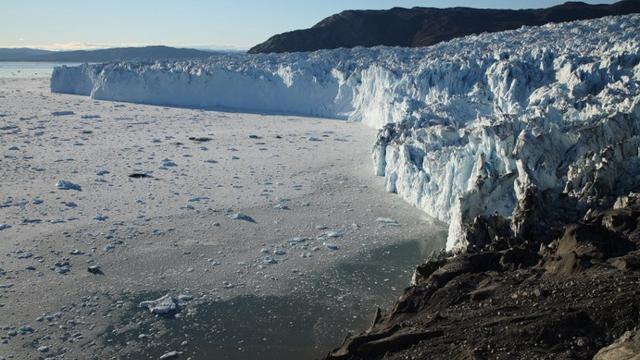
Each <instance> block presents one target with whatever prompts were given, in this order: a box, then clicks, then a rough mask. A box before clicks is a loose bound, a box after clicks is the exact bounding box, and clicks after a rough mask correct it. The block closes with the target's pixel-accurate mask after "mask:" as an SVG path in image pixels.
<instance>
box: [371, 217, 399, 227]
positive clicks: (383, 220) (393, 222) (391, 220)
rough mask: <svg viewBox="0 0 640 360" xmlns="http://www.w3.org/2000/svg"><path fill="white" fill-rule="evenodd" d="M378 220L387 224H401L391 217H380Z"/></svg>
mask: <svg viewBox="0 0 640 360" xmlns="http://www.w3.org/2000/svg"><path fill="white" fill-rule="evenodd" d="M376 221H377V222H379V223H381V224H384V225H387V226H400V224H399V223H398V221H397V220H394V219H391V218H384V217H379V218H377V219H376Z"/></svg>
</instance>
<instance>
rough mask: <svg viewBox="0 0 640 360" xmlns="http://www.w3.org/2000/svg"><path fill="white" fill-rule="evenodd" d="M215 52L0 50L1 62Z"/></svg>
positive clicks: (162, 48) (172, 56) (206, 54)
mask: <svg viewBox="0 0 640 360" xmlns="http://www.w3.org/2000/svg"><path fill="white" fill-rule="evenodd" d="M216 53H220V52H216V51H206V50H196V49H181V48H173V47H168V46H145V47H124V48H112V49H99V50H74V51H48V50H39V49H27V48H21V49H0V61H50V62H109V61H117V60H159V59H172V60H181V59H198V58H207V57H210V56H212V55H214V54H216Z"/></svg>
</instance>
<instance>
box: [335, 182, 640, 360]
mask: <svg viewBox="0 0 640 360" xmlns="http://www.w3.org/2000/svg"><path fill="white" fill-rule="evenodd" d="M536 198H537V197H536V196H532V197H531V198H530V199H536ZM535 204H539V202H534V201H532V202H531V203H529V204H519V209H520V212H519V214H520V216H519V217H518V216H516V217H514V220H513V221H512V224H511V225H512V226H513V224H516V223H518V222H520V223H521V224H522V223H523V222H525V223H526V221H523V219H526V218H528V219H529V220H531V219H532V217H533V218H535V216H534V215H533V214H539V213H540V209H536V205H535ZM534 209H535V210H536V211H534ZM565 213H566V212H565ZM547 218H548V216H547ZM537 223H538V224H545V223H544V222H543V221H542V219H541V218H538V222H537ZM553 223H554V224H549V223H546V225H545V226H546V227H543V226H540V227H538V228H537V229H535V228H534V227H532V230H531V231H529V232H525V233H526V235H525V236H522V235H520V236H519V237H517V238H516V237H515V236H513V235H509V232H508V231H502V230H501V228H502V227H504V226H505V225H507V226H508V225H509V224H506V223H505V221H504V219H502V220H501V219H480V218H478V219H476V222H475V223H474V224H473V225H471V226H469V228H468V234H467V236H468V238H469V239H474V240H475V241H473V242H472V243H474V244H476V245H475V246H470V247H469V248H468V249H467V251H466V252H465V253H463V254H459V255H457V256H447V255H445V254H442V255H440V256H437V257H434V258H432V259H429V260H428V261H427V262H426V263H425V264H423V265H421V266H420V267H418V269H417V270H416V272H415V274H414V279H413V284H412V286H411V287H409V288H407V289H406V290H405V292H404V294H403V295H402V297H401V298H400V299H399V300H398V301H397V302H396V304H395V305H394V306H393V308H392V309H391V311H389V312H388V313H386V314H384V315H382V314H381V313H380V312H379V313H378V314H376V316H375V319H374V321H373V324H372V325H371V327H370V329H368V330H367V331H365V332H363V333H361V334H359V335H352V336H348V337H347V338H346V339H345V341H344V343H343V344H342V345H341V346H340V347H339V348H337V349H335V350H334V351H333V352H331V353H330V354H329V355H328V356H327V359H336V360H337V359H591V358H593V356H594V355H595V354H596V353H598V351H600V350H601V349H602V351H601V353H599V354H598V359H615V358H619V359H637V357H633V356H640V355H639V353H638V344H637V342H636V343H634V344H632V345H628V344H627V345H625V344H623V345H616V344H617V343H616V344H613V345H611V346H610V347H609V348H607V349H603V348H604V347H607V346H608V345H610V344H612V342H614V341H615V340H616V339H617V338H619V337H621V336H623V335H624V337H623V338H621V339H620V341H623V342H624V341H627V342H629V341H631V340H633V339H636V340H637V339H638V338H640V337H639V336H638V335H637V333H627V334H625V333H626V332H627V331H631V330H633V329H635V328H637V327H638V326H639V325H640V196H638V194H634V193H632V194H630V195H629V196H625V197H621V198H619V199H618V200H617V201H616V202H615V204H614V205H613V206H611V207H609V208H608V209H605V210H590V211H588V212H587V214H586V215H584V216H583V217H582V218H580V219H577V220H575V221H565V222H564V223H563V222H562V221H560V220H559V219H554V221H553ZM545 235H546V236H545ZM634 334H635V336H634ZM634 349H635V350H634ZM634 351H635V352H634ZM612 354H613V355H612ZM621 354H622V355H621ZM625 354H626V355H625ZM611 356H613V357H611Z"/></svg>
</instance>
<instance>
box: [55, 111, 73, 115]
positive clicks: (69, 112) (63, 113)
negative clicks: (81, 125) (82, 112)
mask: <svg viewBox="0 0 640 360" xmlns="http://www.w3.org/2000/svg"><path fill="white" fill-rule="evenodd" d="M75 114H76V113H74V112H73V111H54V112H52V113H51V115H53V116H68V115H75Z"/></svg>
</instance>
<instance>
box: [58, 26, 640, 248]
mask: <svg viewBox="0 0 640 360" xmlns="http://www.w3.org/2000/svg"><path fill="white" fill-rule="evenodd" d="M638 29H640V16H639V15H629V16H619V17H607V18H602V19H597V20H588V21H579V22H573V23H563V24H550V25H545V26H542V27H523V28H521V29H518V30H514V31H508V32H502V33H492V34H482V35H477V36H469V37H465V38H462V39H457V40H453V41H450V42H447V43H442V44H439V45H435V46H432V47H428V48H421V49H405V48H385V47H378V48H372V49H364V48H355V49H338V50H326V51H317V52H312V53H292V54H268V55H264V54H261V55H243V56H240V55H236V56H223V57H214V58H210V59H208V60H200V61H179V62H155V63H130V62H124V63H113V64H106V65H83V66H81V67H76V68H69V67H61V68H56V69H55V71H54V73H53V75H52V81H51V90H52V91H53V92H62V93H72V94H82V95H89V96H91V97H92V98H95V99H104V100H115V101H127V102H136V103H145V104H156V105H171V106H181V107H196V108H215V109H236V110H242V111H250V112H268V113H285V114H300V115H310V116H322V117H330V118H337V119H349V120H352V121H360V122H363V123H365V124H367V125H369V126H371V127H374V128H378V129H380V133H379V135H378V141H377V142H376V144H375V146H374V150H373V160H374V168H375V173H376V174H377V175H380V176H385V182H386V187H387V190H388V191H390V192H395V193H397V194H398V195H400V196H401V197H402V198H403V199H405V200H406V201H408V202H409V203H411V204H412V205H414V206H416V207H418V208H420V209H422V210H424V211H425V212H426V213H427V214H429V215H431V216H433V217H436V218H438V219H440V220H443V221H446V222H448V223H449V224H450V229H449V239H448V243H447V248H448V249H449V250H455V249H459V248H462V247H464V246H465V239H464V229H463V228H464V224H466V223H468V222H470V221H472V220H473V219H474V217H476V216H478V215H483V214H499V215H502V216H505V217H509V216H511V214H512V212H513V211H514V209H515V207H516V204H517V203H518V201H519V200H522V199H523V197H524V193H525V191H526V190H527V189H528V188H532V187H535V188H537V189H538V190H541V191H545V190H549V191H552V192H556V193H557V192H564V193H565V194H567V195H568V196H571V197H574V198H575V199H576V200H577V201H578V204H583V205H584V206H589V204H590V203H591V202H593V201H594V199H595V198H597V197H602V196H603V194H605V195H612V196H613V195H616V194H618V195H621V194H624V193H626V192H628V191H629V190H630V189H631V188H632V187H633V186H635V184H638V182H639V181H640V176H639V175H640V160H639V158H638V152H639V148H640V140H639V134H640V121H639V119H640V86H639V81H640V65H639V63H640V54H639V52H638V50H639V49H640V32H639V31H638ZM515 230H516V231H517V229H515Z"/></svg>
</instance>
